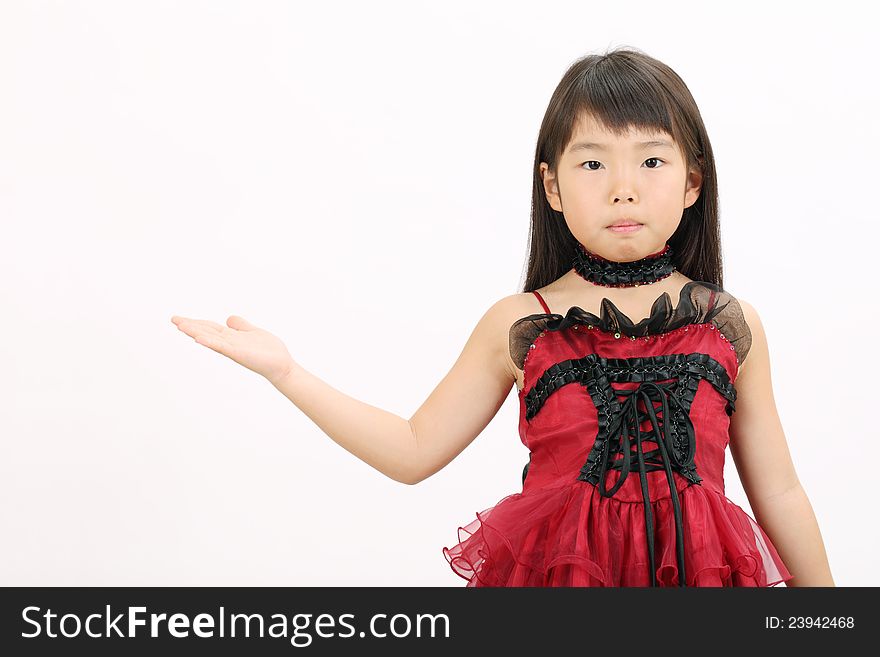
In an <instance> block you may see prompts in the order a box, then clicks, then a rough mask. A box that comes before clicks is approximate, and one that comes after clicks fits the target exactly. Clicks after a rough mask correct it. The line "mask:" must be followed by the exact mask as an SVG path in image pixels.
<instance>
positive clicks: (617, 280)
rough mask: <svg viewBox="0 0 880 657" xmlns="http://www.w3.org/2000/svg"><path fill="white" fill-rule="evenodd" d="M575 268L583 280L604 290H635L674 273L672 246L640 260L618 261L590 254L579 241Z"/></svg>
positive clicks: (667, 246)
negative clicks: (623, 288) (610, 288)
mask: <svg viewBox="0 0 880 657" xmlns="http://www.w3.org/2000/svg"><path fill="white" fill-rule="evenodd" d="M572 266H573V267H574V270H575V271H576V272H577V273H578V274H580V276H581V277H582V278H584V279H586V280H588V281H590V282H591V283H595V284H596V285H604V286H605V287H636V286H639V285H647V284H649V283H656V282H657V281H659V280H662V279H664V278H666V277H667V276H669V275H670V274H672V272H674V271H675V264H674V263H673V262H672V247H671V246H669V244H667V245H666V246H665V247H663V250H662V251H658V252H657V253H652V254H651V255H648V256H645V257H644V258H642V259H640V260H633V261H632V262H616V261H614V260H606V259H605V258H603V257H602V256H600V255H597V254H595V253H591V252H590V251H588V250H587V249H586V247H584V245H583V244H581V243H580V242H578V243H577V248H576V249H575V257H574V263H573V265H572Z"/></svg>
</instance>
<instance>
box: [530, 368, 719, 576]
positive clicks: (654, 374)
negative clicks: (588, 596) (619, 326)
mask: <svg viewBox="0 0 880 657" xmlns="http://www.w3.org/2000/svg"><path fill="white" fill-rule="evenodd" d="M701 380H705V381H708V382H709V383H710V384H711V385H712V386H713V387H714V388H715V389H716V390H717V391H718V392H719V393H720V394H721V395H722V396H723V397H724V398H725V399H727V405H726V412H727V414H728V415H731V414H732V413H733V412H734V410H735V402H736V389H735V388H734V386H733V384H732V383H731V381H730V379H729V377H728V376H727V371H726V370H725V369H724V366H723V365H722V364H721V363H719V362H718V361H716V360H715V359H714V358H712V357H711V356H709V355H708V354H701V353H690V354H666V355H662V356H650V357H636V358H602V357H600V356H597V355H596V354H590V355H589V356H586V357H584V358H580V359H576V360H574V359H571V360H565V361H562V362H560V363H556V364H554V365H552V366H550V367H548V368H547V370H546V371H545V372H544V373H543V374H542V375H541V377H540V378H539V379H538V380H537V381H536V382H535V385H534V386H533V387H532V389H531V390H530V391H529V392H528V394H527V395H526V396H525V398H524V400H525V404H526V409H527V410H526V419H531V418H532V417H534V416H535V415H536V414H537V413H538V412H539V411H540V410H541V408H543V406H544V403H545V402H546V401H547V399H548V398H549V396H550V395H551V394H553V393H554V392H555V391H556V390H559V389H560V388H561V387H562V386H564V385H567V384H569V383H575V382H576V383H579V384H581V385H582V386H584V387H585V388H586V389H587V391H588V392H589V394H590V397H591V398H592V400H593V403H594V404H595V406H596V409H597V412H598V424H599V429H598V433H597V435H596V440H595V442H594V444H593V447H592V449H591V450H590V453H589V454H588V455H587V460H586V462H585V463H584V465H583V467H582V468H581V470H580V473H579V474H578V476H577V480H578V481H585V482H588V483H590V484H593V485H594V486H597V488H598V489H599V492H600V494H601V495H602V496H603V497H611V496H613V495H614V494H615V493H616V492H617V491H618V490H619V489H620V487H621V486H622V485H623V483H624V481H625V480H626V478H627V476H628V475H629V473H630V470H631V469H633V467H634V466H633V462H634V461H635V464H636V466H635V467H636V468H637V470H638V473H639V478H640V480H641V485H642V497H643V499H644V502H645V504H644V507H645V525H646V527H647V541H648V555H649V557H650V560H651V563H650V566H651V586H656V572H655V571H656V568H655V565H654V531H653V515H652V511H651V500H650V496H649V494H648V484H647V477H646V473H648V472H651V471H654V470H665V472H666V479H667V483H668V484H669V490H670V495H671V499H672V505H673V512H674V515H675V524H676V546H677V551H678V554H677V560H678V570H679V582H680V585H681V586H686V585H687V584H686V573H685V562H684V543H683V533H684V529H683V525H682V516H681V506H680V500H679V497H678V490H677V488H676V485H675V479H674V477H673V472H678V473H679V474H680V475H682V476H683V477H684V478H685V479H687V480H688V481H689V482H690V484H691V485H693V484H699V483H700V482H701V481H702V478H701V477H700V476H699V475H698V474H697V469H696V465H695V464H694V457H695V455H696V448H697V439H696V433H695V431H694V426H693V423H692V421H691V418H690V409H691V405H692V404H693V401H694V397H695V396H696V392H697V389H698V387H699V383H700V381H701ZM620 382H638V383H639V385H638V386H637V387H636V388H635V389H632V390H626V389H622V390H615V389H614V388H613V387H612V386H611V384H612V383H620ZM618 397H624V401H622V402H621V401H620V400H619V399H618ZM639 401H641V402H642V405H643V407H644V409H645V410H644V411H642V410H640V409H639ZM655 404H659V407H658V406H656V405H655ZM658 411H659V414H658ZM646 421H650V423H651V430H650V431H643V430H642V429H641V426H642V424H643V423H644V422H646ZM631 438H632V439H634V442H635V449H634V450H633V441H632V440H631ZM646 441H647V442H653V443H655V444H656V445H657V448H656V449H654V450H650V451H644V448H643V442H646ZM618 454H620V455H621V458H620V459H618V458H617V455H618ZM530 458H531V457H530ZM609 469H614V470H620V477H619V478H618V480H617V482H616V483H615V484H614V486H613V487H612V488H611V489H610V490H609V489H607V488H606V486H605V480H606V474H607V472H608V470H609ZM527 473H528V464H526V467H525V468H524V469H523V484H525V479H526V475H527Z"/></svg>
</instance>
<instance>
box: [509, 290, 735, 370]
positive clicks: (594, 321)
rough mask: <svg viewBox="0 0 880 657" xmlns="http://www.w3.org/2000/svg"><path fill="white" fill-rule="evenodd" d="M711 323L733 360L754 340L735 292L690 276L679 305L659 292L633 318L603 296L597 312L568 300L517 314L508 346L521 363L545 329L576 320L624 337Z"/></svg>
mask: <svg viewBox="0 0 880 657" xmlns="http://www.w3.org/2000/svg"><path fill="white" fill-rule="evenodd" d="M709 322H711V323H713V324H714V325H715V327H716V328H718V330H720V331H721V332H722V333H723V334H724V336H725V337H726V338H727V339H728V341H729V342H730V343H731V344H732V345H733V348H734V351H735V353H736V357H737V360H738V361H739V362H740V363H742V362H743V361H744V360H745V358H746V356H747V355H748V352H749V349H750V348H751V344H752V334H751V331H750V330H749V326H748V324H747V323H746V321H745V318H744V317H743V313H742V308H741V307H740V305H739V302H738V301H737V300H736V297H734V296H733V295H731V294H730V293H729V292H726V291H725V290H723V289H722V288H721V287H719V286H718V285H715V284H714V283H709V282H707V281H690V282H688V283H686V284H685V285H684V286H683V287H682V288H681V291H680V292H679V299H678V305H676V306H673V305H672V299H671V297H670V296H669V293H668V292H664V293H663V294H661V295H660V296H659V297H658V298H657V299H656V300H655V301H654V303H653V305H652V306H651V313H650V315H648V317H645V318H644V319H642V320H641V321H639V322H637V323H634V322H633V321H632V320H631V319H630V318H629V317H628V316H627V315H625V314H624V313H623V312H621V311H620V309H618V308H617V306H615V305H614V303H613V302H612V301H611V300H610V299H608V298H603V299H602V303H601V308H600V311H599V316H598V317H597V316H596V315H594V314H593V313H591V312H588V311H586V310H584V309H583V308H581V307H579V306H572V307H571V308H569V310H568V312H567V313H566V314H565V315H564V316H563V315H560V314H558V313H551V314H547V313H536V314H533V315H528V316H526V317H522V318H521V319H518V320H516V321H515V322H514V323H513V325H512V326H511V327H510V334H509V349H510V357H511V359H512V360H513V362H514V364H515V365H516V366H517V367H518V368H519V369H520V370H522V369H523V362H524V361H525V357H526V354H527V353H528V351H529V347H530V346H531V345H532V343H533V342H534V341H535V338H537V337H538V335H539V334H540V333H541V332H543V331H562V330H565V329H567V328H569V327H571V326H573V325H575V324H578V325H589V326H594V327H596V328H598V329H600V330H602V331H608V332H610V333H617V332H619V333H621V334H622V335H626V336H628V337H644V336H648V335H658V334H661V333H667V332H669V331H672V330H674V329H677V328H680V327H682V326H685V325H687V324H704V323H709Z"/></svg>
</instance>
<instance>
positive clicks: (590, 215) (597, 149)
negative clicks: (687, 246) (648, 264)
mask: <svg viewBox="0 0 880 657" xmlns="http://www.w3.org/2000/svg"><path fill="white" fill-rule="evenodd" d="M642 142H650V143H642ZM661 142H662V143H661ZM540 170H541V178H542V180H543V182H544V191H545V193H546V196H547V201H548V202H549V203H550V206H551V207H552V208H553V209H554V210H556V211H557V212H562V213H563V216H564V217H565V222H566V224H568V228H569V230H570V231H571V232H572V234H573V235H574V236H575V238H576V239H577V240H578V241H579V242H580V243H581V244H583V245H584V246H585V247H586V248H587V249H589V250H590V251H592V252H593V253H596V254H598V255H600V256H602V257H603V258H606V259H608V260H616V261H618V262H628V261H631V260H638V259H639V258H644V257H645V256H647V255H650V254H652V253H656V252H657V251H660V250H661V249H662V248H663V247H664V246H665V244H666V242H667V241H668V240H669V238H670V237H671V236H672V234H673V233H674V232H675V230H676V228H678V224H679V222H680V221H681V217H682V214H683V212H684V209H685V208H687V207H690V206H691V205H693V204H694V202H696V200H697V198H698V197H699V195H700V185H701V183H702V175H701V174H700V173H699V171H695V170H691V171H687V170H686V167H685V161H684V156H683V154H682V153H681V151H680V150H679V148H678V146H677V145H676V144H675V143H674V142H673V140H672V137H671V136H670V135H669V134H667V133H665V132H654V131H649V132H644V131H641V130H638V131H635V130H632V131H630V132H629V133H628V134H627V135H625V136H624V137H616V136H615V135H613V134H612V133H610V132H608V131H607V130H605V129H604V128H603V127H602V126H600V125H599V124H598V123H597V122H595V120H593V119H592V118H591V117H585V118H584V119H583V120H582V121H581V122H580V123H579V124H578V125H577V126H576V128H575V131H574V136H573V137H572V139H571V141H570V142H569V144H568V145H567V146H566V148H565V151H563V153H562V157H561V158H560V160H559V163H558V165H557V170H556V175H554V174H553V173H552V172H550V171H549V167H548V165H547V163H546V162H541V164H540ZM622 219H628V220H631V221H632V222H635V223H636V224H638V225H637V226H636V227H635V228H630V229H624V228H620V229H617V230H615V229H614V228H612V224H614V223H615V222H618V221H619V220H622Z"/></svg>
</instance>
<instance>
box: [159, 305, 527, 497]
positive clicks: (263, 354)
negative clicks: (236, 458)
mask: <svg viewBox="0 0 880 657" xmlns="http://www.w3.org/2000/svg"><path fill="white" fill-rule="evenodd" d="M511 299H513V297H512V296H511V297H506V298H505V299H502V300H501V301H498V302H497V303H495V304H494V305H493V306H492V307H491V308H490V309H489V310H487V311H486V313H485V314H484V315H483V317H482V318H481V319H480V320H479V322H478V323H477V325H476V327H475V328H474V329H473V331H472V333H471V335H470V337H469V339H468V340H467V342H466V344H465V345H464V348H463V350H462V352H461V354H460V355H459V357H458V359H457V360H456V362H455V363H454V364H453V366H452V369H451V370H450V371H449V373H448V374H447V375H446V376H445V377H444V378H443V379H442V380H441V381H440V383H439V384H438V385H437V387H436V388H435V389H434V391H433V392H432V393H431V394H430V395H429V397H428V398H427V399H426V400H425V402H424V403H423V404H422V405H421V407H419V409H418V410H417V411H416V413H415V414H414V415H413V416H412V417H411V418H409V419H408V420H407V419H405V418H402V417H400V416H398V415H396V414H394V413H391V412H389V411H385V410H383V409H381V408H377V407H375V406H371V405H370V404H367V403H365V402H362V401H359V400H357V399H355V398H353V397H350V396H349V395H346V394H345V393H343V392H341V391H339V390H337V389H336V388H333V387H332V386H330V385H329V384H328V383H326V382H324V381H322V380H321V379H319V378H318V377H317V376H315V375H314V374H312V373H311V372H309V371H307V370H306V369H304V368H303V367H302V366H300V365H299V364H298V363H296V362H295V361H294V360H293V359H292V358H291V357H290V355H289V354H288V353H287V350H286V349H285V348H284V347H283V344H282V343H281V341H280V340H278V338H276V337H275V336H272V335H271V334H269V333H268V332H266V331H264V330H262V329H259V328H258V327H256V326H253V325H251V324H249V323H248V322H247V321H246V320H243V319H241V318H239V317H236V316H233V317H231V318H230V319H229V320H228V322H227V323H228V324H229V327H223V326H221V325H219V324H215V323H213V322H206V321H204V320H189V319H186V318H180V317H176V316H175V318H173V320H172V321H175V320H176V321H175V324H177V325H178V328H180V329H181V330H183V331H184V332H185V333H187V334H188V335H190V336H192V337H194V338H195V339H196V341H197V342H199V343H200V344H203V345H205V346H207V347H209V348H211V349H213V350H214V351H217V352H219V353H222V354H224V355H226V356H228V357H229V358H231V359H232V360H234V361H236V362H238V363H239V364H241V365H244V366H245V367H248V368H249V369H251V370H253V371H255V372H257V373H259V374H262V375H263V376H265V377H266V379H267V380H269V382H270V383H272V385H274V386H275V387H276V388H277V389H278V390H279V391H280V392H281V393H282V394H284V396H285V397H287V398H288V399H290V401H291V402H293V404H294V405H295V406H297V408H299V409H300V410H301V411H302V412H303V413H305V414H306V415H307V416H308V417H309V418H310V419H311V420H312V421H313V422H314V423H315V424H317V425H318V427H319V428H320V429H321V430H322V431H323V432H324V433H325V434H327V435H328V436H329V437H330V438H331V439H333V440H334V441H335V442H336V443H338V444H339V445H340V446H342V447H343V448H345V449H346V450H347V451H349V452H350V453H352V454H354V455H355V456H356V457H358V458H359V459H361V460H362V461H364V462H366V463H367V464H369V465H371V466H372V467H374V468H375V469H377V470H379V471H380V472H382V473H383V474H385V475H386V476H388V477H390V478H391V479H394V480H395V481H399V482H401V483H405V484H416V483H418V482H420V481H422V480H423V479H426V478H427V477H429V476H431V475H432V474H434V473H435V472H437V471H438V470H440V469H441V468H443V467H444V466H445V465H446V464H448V463H449V462H450V461H452V459H454V458H455V457H456V456H457V455H458V454H459V453H461V451H462V450H464V448H465V447H467V446H468V445H469V444H470V443H471V442H472V441H473V440H474V438H476V437H477V436H478V435H479V434H480V432H481V431H482V430H483V429H484V428H485V427H486V425H487V424H488V423H489V421H490V420H491V419H492V418H493V417H494V416H495V414H496V413H497V412H498V409H499V408H500V407H501V405H502V404H503V403H504V400H505V399H506V398H507V396H508V393H509V392H510V389H511V387H512V386H513V384H514V382H515V380H516V378H515V374H514V373H513V372H512V370H511V369H510V368H509V367H508V365H507V359H506V358H505V356H506V352H505V351H504V349H505V348H506V345H507V334H506V331H507V330H508V329H509V325H508V326H507V327H505V322H506V321H507V320H508V319H509V317H510V312H511V311H512V309H513V308H514V306H513V305H511V301H510V300H511ZM508 324H509V322H508ZM401 384H402V385H405V384H406V382H405V381H401Z"/></svg>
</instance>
